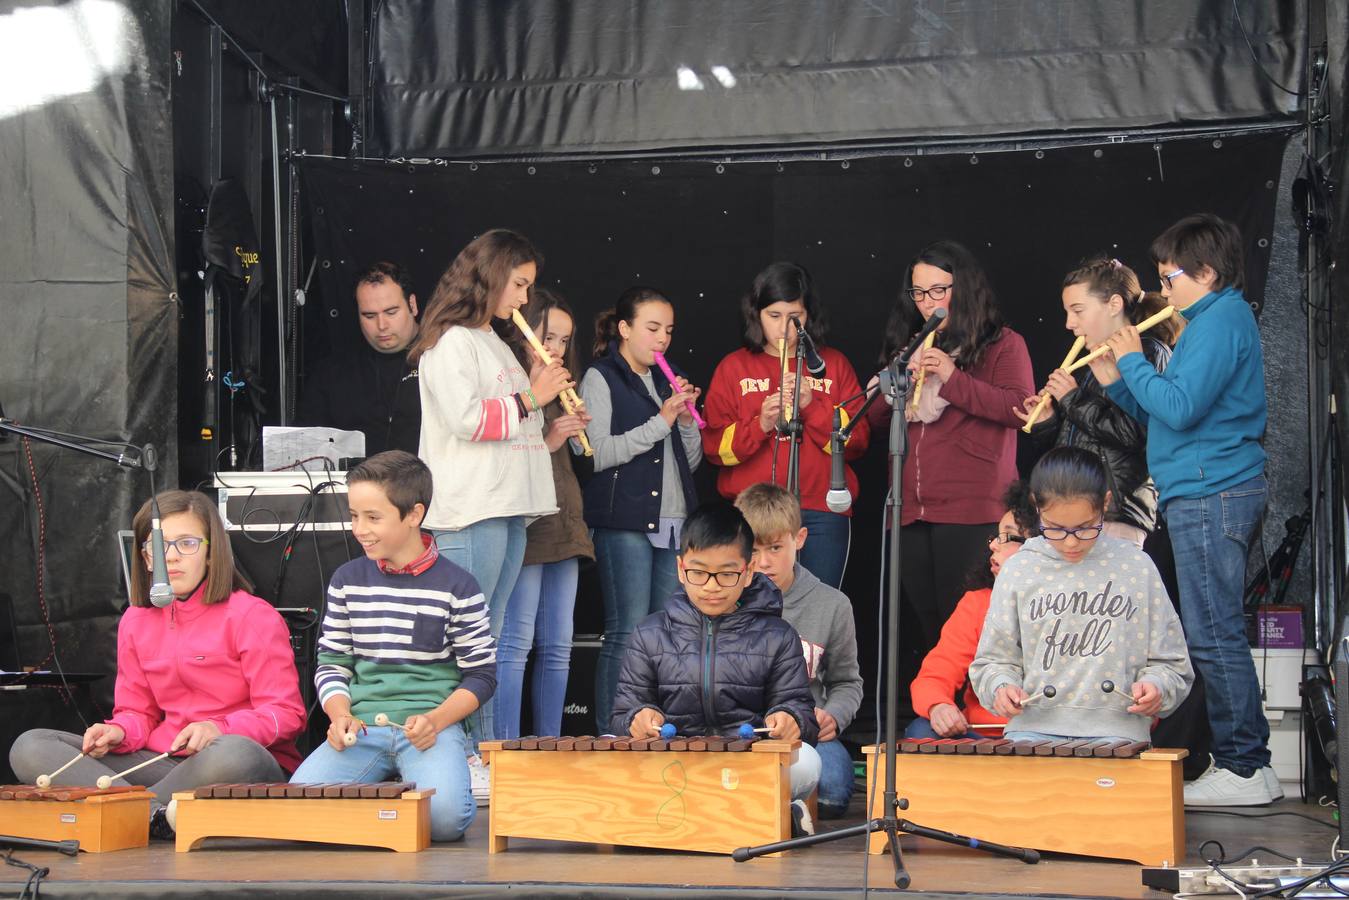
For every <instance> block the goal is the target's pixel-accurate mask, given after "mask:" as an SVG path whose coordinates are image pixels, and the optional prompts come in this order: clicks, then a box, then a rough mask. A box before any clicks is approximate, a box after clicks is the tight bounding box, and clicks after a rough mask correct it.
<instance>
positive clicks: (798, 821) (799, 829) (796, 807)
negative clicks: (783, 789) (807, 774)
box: [792, 800, 815, 837]
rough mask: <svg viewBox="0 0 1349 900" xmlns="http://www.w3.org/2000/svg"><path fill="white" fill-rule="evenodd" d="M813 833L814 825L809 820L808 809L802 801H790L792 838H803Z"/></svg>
mask: <svg viewBox="0 0 1349 900" xmlns="http://www.w3.org/2000/svg"><path fill="white" fill-rule="evenodd" d="M814 833H815V823H814V821H812V820H811V818H810V807H808V806H806V801H804V800H793V801H792V837H805V836H806V835H808V834H814Z"/></svg>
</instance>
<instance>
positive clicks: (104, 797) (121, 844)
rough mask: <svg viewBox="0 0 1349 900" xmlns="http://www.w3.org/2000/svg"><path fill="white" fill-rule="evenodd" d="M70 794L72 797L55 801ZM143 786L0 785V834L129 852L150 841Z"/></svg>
mask: <svg viewBox="0 0 1349 900" xmlns="http://www.w3.org/2000/svg"><path fill="white" fill-rule="evenodd" d="M60 796H71V797H73V799H69V800H61V799H56V798H57V797H60ZM154 796H155V795H154V794H152V793H150V792H149V791H147V790H146V789H145V788H143V787H114V788H110V789H108V790H106V791H99V790H97V789H95V788H67V787H53V788H48V789H46V790H39V789H37V788H35V787H27V786H23V785H14V786H6V787H4V788H0V832H4V833H5V834H8V835H11V836H13V837H23V838H28V839H29V840H37V841H70V840H75V841H79V842H80V849H81V850H87V851H88V852H90V853H109V852H111V851H113V850H130V849H132V848H134V847H144V846H146V845H148V844H149V843H150V801H151V800H153V799H154Z"/></svg>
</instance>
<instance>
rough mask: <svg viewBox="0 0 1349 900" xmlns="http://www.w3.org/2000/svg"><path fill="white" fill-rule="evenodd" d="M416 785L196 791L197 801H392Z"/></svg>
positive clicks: (237, 786)
mask: <svg viewBox="0 0 1349 900" xmlns="http://www.w3.org/2000/svg"><path fill="white" fill-rule="evenodd" d="M416 789H417V786H416V785H415V784H413V783H412V782H410V781H381V782H376V783H372V784H362V783H360V782H354V783H345V784H343V783H336V784H290V783H286V782H282V783H277V784H208V785H206V786H205V787H199V788H197V789H196V790H195V791H193V792H192V793H193V797H194V798H195V799H197V800H287V799H289V800H297V799H299V800H393V799H395V798H397V797H401V796H403V794H404V793H405V792H407V791H414V790H416Z"/></svg>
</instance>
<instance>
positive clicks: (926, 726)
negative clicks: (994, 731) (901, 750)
mask: <svg viewBox="0 0 1349 900" xmlns="http://www.w3.org/2000/svg"><path fill="white" fill-rule="evenodd" d="M904 736H905V737H906V738H914V739H917V738H929V739H932V738H935V739H937V740H939V741H942V740H947V737H946V736H945V735H941V734H937V732H936V731H935V730H934V729H933V727H932V722H931V721H929V720H928V719H925V718H924V717H922V716H919V717H918V718H916V719H914V720H913V721H912V722H910V723H909V727H908V728H905V729H904ZM987 736H988V735H984V734H980V733H979V732H977V731H975V730H974V729H970V730H969V731H967V732H965V733H964V734H956V735H952V736H951V738H950V740H972V739H976V738H982V737H987Z"/></svg>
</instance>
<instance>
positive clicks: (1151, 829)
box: [862, 738, 1189, 866]
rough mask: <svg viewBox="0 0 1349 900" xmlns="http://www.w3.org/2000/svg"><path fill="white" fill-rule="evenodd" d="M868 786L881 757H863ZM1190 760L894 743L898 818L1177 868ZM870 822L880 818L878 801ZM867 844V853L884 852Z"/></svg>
mask: <svg viewBox="0 0 1349 900" xmlns="http://www.w3.org/2000/svg"><path fill="white" fill-rule="evenodd" d="M862 752H863V753H864V754H866V755H867V780H868V783H869V784H870V783H871V781H872V779H883V777H884V768H883V767H884V764H885V755H884V753H883V752H882V748H881V747H879V746H870V747H864V748H863V750H862ZM1187 755H1189V751H1187V750H1162V749H1152V748H1151V745H1150V744H1148V743H1146V742H1137V741H1124V740H1118V741H1111V742H1109V743H1105V744H1097V743H1095V741H1094V740H1092V739H1061V740H1038V741H1010V740H999V739H994V740H968V739H950V740H933V739H928V738H922V739H915V740H903V741H900V742H899V753H898V754H896V758H895V784H896V788H897V791H898V794H899V796H900V797H903V798H906V799H908V801H909V806H908V809H907V810H905V811H904V812H903V813H902V815H903V816H904V817H905V818H907V819H912V820H913V821H915V822H918V823H919V824H922V825H927V826H929V827H932V828H939V829H942V830H945V831H954V832H956V833H958V834H966V835H969V836H971V837H976V838H979V839H980V840H986V841H994V842H997V843H1000V844H1010V845H1013V846H1018V847H1031V848H1034V849H1036V850H1051V851H1055V852H1058V853H1077V854H1081V855H1084V856H1101V857H1110V858H1116V859H1131V860H1135V861H1137V862H1139V863H1142V864H1143V865H1151V866H1158V865H1166V864H1170V865H1176V864H1177V863H1178V862H1179V861H1180V860H1181V858H1182V857H1183V856H1184V852H1185V802H1184V793H1183V790H1182V772H1181V760H1183V759H1184V758H1185V757H1186V756H1187ZM875 797H876V800H875V806H874V807H873V811H872V815H873V816H879V815H881V814H882V813H881V802H882V798H881V792H880V791H879V790H878V791H877V792H876V795H875ZM884 840H885V836H884V834H880V835H879V836H873V837H872V841H871V852H872V853H882V852H885V849H886V846H885V843H884Z"/></svg>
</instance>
